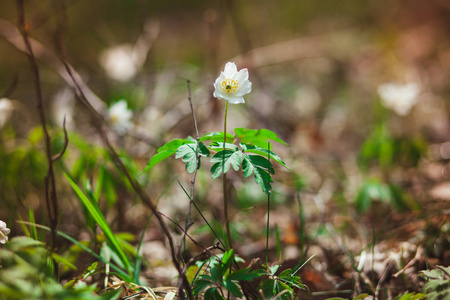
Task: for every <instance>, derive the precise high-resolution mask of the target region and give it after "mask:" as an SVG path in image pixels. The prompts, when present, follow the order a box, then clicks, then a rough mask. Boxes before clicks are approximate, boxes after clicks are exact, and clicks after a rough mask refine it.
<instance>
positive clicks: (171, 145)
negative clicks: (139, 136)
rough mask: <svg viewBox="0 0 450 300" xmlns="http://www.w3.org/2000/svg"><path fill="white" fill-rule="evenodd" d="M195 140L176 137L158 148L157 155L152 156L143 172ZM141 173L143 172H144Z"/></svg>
mask: <svg viewBox="0 0 450 300" xmlns="http://www.w3.org/2000/svg"><path fill="white" fill-rule="evenodd" d="M193 143H195V141H192V140H190V139H175V140H171V141H170V142H167V143H166V144H165V145H164V146H162V147H160V148H158V151H157V153H156V154H155V155H153V156H152V158H151V159H150V161H149V162H148V164H147V167H145V169H144V171H142V173H144V172H146V171H148V170H150V169H151V168H153V167H154V166H155V165H157V164H158V163H160V162H161V161H163V160H164V159H166V158H168V157H169V156H171V155H172V154H175V153H176V152H177V149H178V148H179V147H180V146H182V145H185V144H193ZM142 173H141V174H142Z"/></svg>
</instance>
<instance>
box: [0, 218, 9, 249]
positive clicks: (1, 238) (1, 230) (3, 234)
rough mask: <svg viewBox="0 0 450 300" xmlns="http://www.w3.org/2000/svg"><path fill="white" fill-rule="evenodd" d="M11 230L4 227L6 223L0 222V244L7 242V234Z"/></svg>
mask: <svg viewBox="0 0 450 300" xmlns="http://www.w3.org/2000/svg"><path fill="white" fill-rule="evenodd" d="M10 232H11V230H10V229H9V228H8V227H6V223H5V222H3V221H1V220H0V244H5V243H6V242H7V241H8V234H9V233H10Z"/></svg>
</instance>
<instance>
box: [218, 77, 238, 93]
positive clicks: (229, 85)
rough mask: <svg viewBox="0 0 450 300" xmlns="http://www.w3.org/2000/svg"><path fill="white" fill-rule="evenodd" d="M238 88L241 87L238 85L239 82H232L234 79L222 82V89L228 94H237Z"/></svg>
mask: <svg viewBox="0 0 450 300" xmlns="http://www.w3.org/2000/svg"><path fill="white" fill-rule="evenodd" d="M238 87H239V84H238V81H237V80H232V79H229V78H227V79H225V80H224V81H222V89H223V91H224V92H225V93H227V94H231V93H234V92H236V90H237V88H238Z"/></svg>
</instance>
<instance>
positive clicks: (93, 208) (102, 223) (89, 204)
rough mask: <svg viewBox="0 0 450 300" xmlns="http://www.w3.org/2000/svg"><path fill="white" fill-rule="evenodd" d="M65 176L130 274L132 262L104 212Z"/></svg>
mask: <svg viewBox="0 0 450 300" xmlns="http://www.w3.org/2000/svg"><path fill="white" fill-rule="evenodd" d="M64 176H65V177H66V179H67V181H68V182H69V183H70V185H71V186H72V188H73V190H74V191H75V193H76V194H77V195H78V198H79V199H80V200H81V203H83V205H84V206H85V207H86V209H87V210H88V211H89V213H90V215H91V216H92V217H93V218H94V220H95V222H96V223H97V224H98V226H99V227H100V229H101V230H102V231H103V233H104V234H105V236H106V239H107V241H108V242H109V244H110V245H111V248H112V249H113V251H114V252H115V253H116V254H117V255H118V256H119V258H120V261H121V262H122V264H123V265H124V267H125V269H126V270H127V271H128V272H130V270H131V269H130V262H129V260H128V258H127V257H126V255H125V253H124V252H123V250H122V248H121V247H120V245H119V243H118V241H117V239H116V237H115V236H114V234H113V232H112V230H111V228H110V227H109V225H108V223H107V222H106V219H105V217H104V216H103V214H102V212H101V211H100V209H99V207H98V206H97V203H95V202H94V201H91V200H89V198H88V197H87V196H86V195H85V194H84V193H83V192H82V191H81V189H80V188H79V187H78V186H77V185H76V184H75V182H73V180H72V179H71V178H70V177H69V176H68V175H67V174H66V173H64Z"/></svg>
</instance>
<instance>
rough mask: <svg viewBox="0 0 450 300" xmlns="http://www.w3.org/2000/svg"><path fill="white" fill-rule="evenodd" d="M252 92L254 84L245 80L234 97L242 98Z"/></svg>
mask: <svg viewBox="0 0 450 300" xmlns="http://www.w3.org/2000/svg"><path fill="white" fill-rule="evenodd" d="M251 91H252V83H251V82H250V81H248V80H245V81H244V82H243V83H241V84H239V89H238V90H237V91H236V93H234V96H237V97H242V96H244V95H247V94H248V93H250V92H251Z"/></svg>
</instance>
